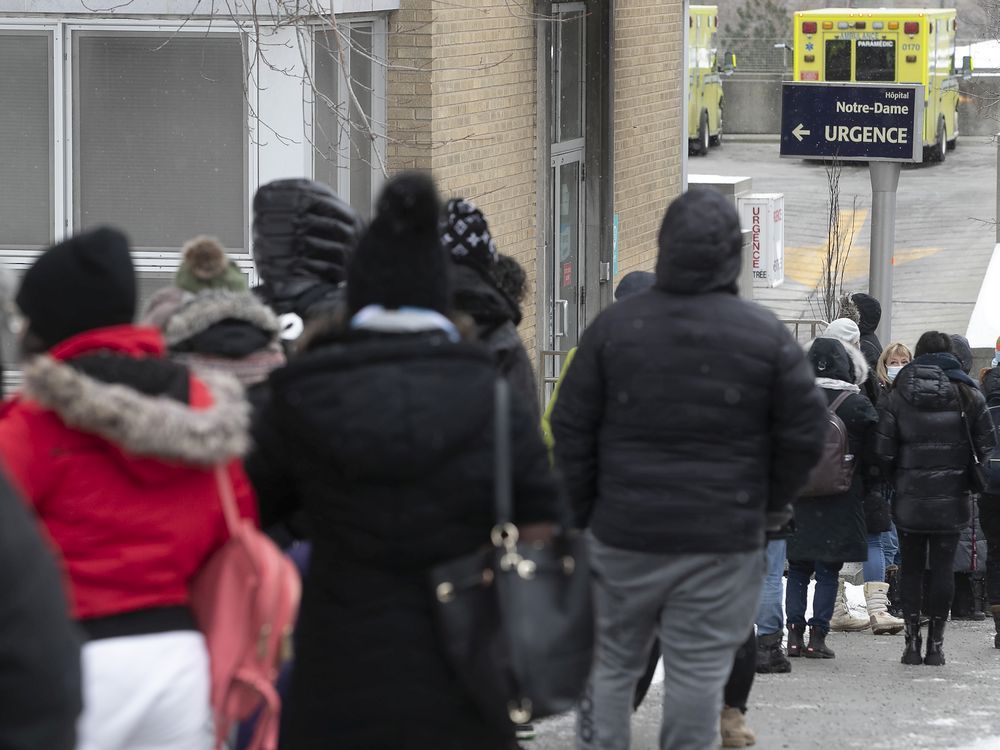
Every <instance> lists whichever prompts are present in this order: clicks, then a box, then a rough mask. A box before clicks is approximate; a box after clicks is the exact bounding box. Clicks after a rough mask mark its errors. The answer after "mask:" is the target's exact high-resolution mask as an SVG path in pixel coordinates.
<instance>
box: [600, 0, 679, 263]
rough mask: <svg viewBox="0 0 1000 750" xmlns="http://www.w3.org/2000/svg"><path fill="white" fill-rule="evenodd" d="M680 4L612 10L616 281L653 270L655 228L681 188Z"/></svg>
mask: <svg viewBox="0 0 1000 750" xmlns="http://www.w3.org/2000/svg"><path fill="white" fill-rule="evenodd" d="M683 46H684V27H683V6H682V5H681V3H679V2H678V1H677V0H633V1H632V2H628V3H618V10H617V12H616V14H615V60H614V66H615V73H614V78H615V145H614V148H615V212H616V213H617V214H618V252H619V257H618V274H619V275H618V278H620V277H621V275H623V274H625V273H628V272H629V271H634V270H636V269H643V270H652V268H653V265H654V263H655V260H656V233H657V231H658V230H659V228H660V221H661V220H662V218H663V212H664V211H665V210H666V207H667V204H668V203H669V202H670V201H671V200H672V199H673V198H675V197H676V196H677V195H678V194H679V193H680V190H681V162H682V154H683V151H682V149H683V148H685V147H686V145H687V144H686V140H685V139H684V136H683V132H682V117H683V93H684V92H683V85H684V84H683V79H682V77H681V76H682V70H683Z"/></svg>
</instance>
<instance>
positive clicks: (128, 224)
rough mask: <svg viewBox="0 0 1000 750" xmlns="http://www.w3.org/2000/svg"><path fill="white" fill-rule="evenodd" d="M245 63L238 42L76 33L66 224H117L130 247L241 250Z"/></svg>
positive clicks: (227, 38) (222, 37) (226, 38)
mask: <svg viewBox="0 0 1000 750" xmlns="http://www.w3.org/2000/svg"><path fill="white" fill-rule="evenodd" d="M242 59H243V52H242V47H241V44H240V40H239V37H237V36H236V35H229V34H212V35H205V34H197V35H176V34H116V33H106V32H82V33H79V34H77V36H76V39H75V44H74V46H73V76H74V80H75V86H74V88H73V117H72V125H73V142H74V143H75V144H76V147H75V148H74V151H73V156H74V180H73V205H74V212H75V217H74V218H75V220H74V222H73V223H74V226H76V227H78V228H80V229H86V228H88V227H91V226H95V225H99V224H114V225H116V226H121V227H124V228H126V230H127V231H128V234H129V235H130V238H131V240H132V244H133V247H134V249H135V250H137V251H143V250H177V249H178V248H179V247H180V246H181V245H182V244H183V243H184V242H185V240H187V239H189V238H190V237H193V236H194V235H197V234H213V235H216V236H218V237H219V238H220V240H221V241H222V243H223V244H224V245H225V246H226V247H227V248H228V249H229V250H230V251H233V252H246V247H247V242H246V236H245V235H246V229H245V227H246V225H247V221H246V200H245V193H246V188H245V186H246V175H245V171H246V167H245V165H246V154H245V146H244V144H245V140H246V139H245V136H244V133H245V129H246V114H245V107H244V89H243V86H244V80H243V63H242Z"/></svg>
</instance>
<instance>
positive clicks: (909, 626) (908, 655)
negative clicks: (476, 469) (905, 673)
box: [899, 615, 924, 665]
mask: <svg viewBox="0 0 1000 750" xmlns="http://www.w3.org/2000/svg"><path fill="white" fill-rule="evenodd" d="M903 624H904V626H905V627H906V648H905V649H904V650H903V658H902V659H900V660H899V662H900V663H901V664H910V665H915V664H923V663H924V659H923V657H922V656H921V654H920V649H921V647H922V646H923V645H924V644H923V639H922V638H921V637H920V615H911V616H910V617H907V618H906V619H904V620H903Z"/></svg>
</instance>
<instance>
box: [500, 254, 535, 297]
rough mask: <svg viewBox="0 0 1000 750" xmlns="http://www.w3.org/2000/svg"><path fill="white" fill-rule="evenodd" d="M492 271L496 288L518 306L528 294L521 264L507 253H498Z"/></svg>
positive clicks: (525, 275) (526, 276)
mask: <svg viewBox="0 0 1000 750" xmlns="http://www.w3.org/2000/svg"><path fill="white" fill-rule="evenodd" d="M492 273H493V280H494V282H495V283H496V285H497V289H499V290H500V291H501V292H503V293H504V294H505V295H507V298H508V299H510V301H511V302H513V303H514V304H515V305H517V306H518V307H520V305H521V303H522V302H524V298H525V297H526V296H527V294H528V275H527V274H526V273H525V272H524V268H522V267H521V264H520V263H518V262H517V260H516V259H514V258H512V257H511V256H509V255H500V256H499V257H498V258H497V262H496V265H494V266H493V268H492Z"/></svg>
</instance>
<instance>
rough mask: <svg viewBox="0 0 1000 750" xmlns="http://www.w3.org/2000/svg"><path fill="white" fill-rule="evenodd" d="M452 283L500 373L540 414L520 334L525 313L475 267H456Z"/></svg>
mask: <svg viewBox="0 0 1000 750" xmlns="http://www.w3.org/2000/svg"><path fill="white" fill-rule="evenodd" d="M452 283H453V285H454V291H453V293H452V301H453V304H454V307H455V309H456V310H458V311H459V312H463V313H465V314H466V315H468V316H470V317H471V318H472V319H473V320H474V321H475V323H476V331H477V333H478V336H479V340H480V341H481V342H482V343H483V344H485V345H486V348H487V349H489V350H490V353H491V354H492V355H493V359H494V361H495V362H496V364H497V367H498V368H499V370H500V372H501V373H502V374H503V375H504V376H505V377H506V378H507V380H508V381H510V384H511V386H512V388H514V390H515V392H516V393H517V394H518V395H519V396H520V397H522V398H523V399H525V400H526V401H527V402H528V403H529V404H531V406H532V408H533V409H534V410H535V412H536V413H538V384H537V382H536V381H535V372H534V369H533V368H532V367H531V359H530V358H529V357H528V353H527V352H526V351H525V349H524V344H523V343H522V341H521V337H520V336H519V335H518V333H517V326H518V324H519V323H520V322H521V311H520V310H518V308H517V305H516V304H514V303H513V302H512V301H511V300H510V299H508V298H507V296H506V295H505V294H503V293H502V292H501V291H500V290H499V289H497V287H496V284H494V283H490V282H489V281H487V280H486V279H484V278H483V277H482V276H481V275H480V274H479V272H477V271H476V270H475V269H474V268H471V267H469V266H464V265H459V264H453V266H452Z"/></svg>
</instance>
